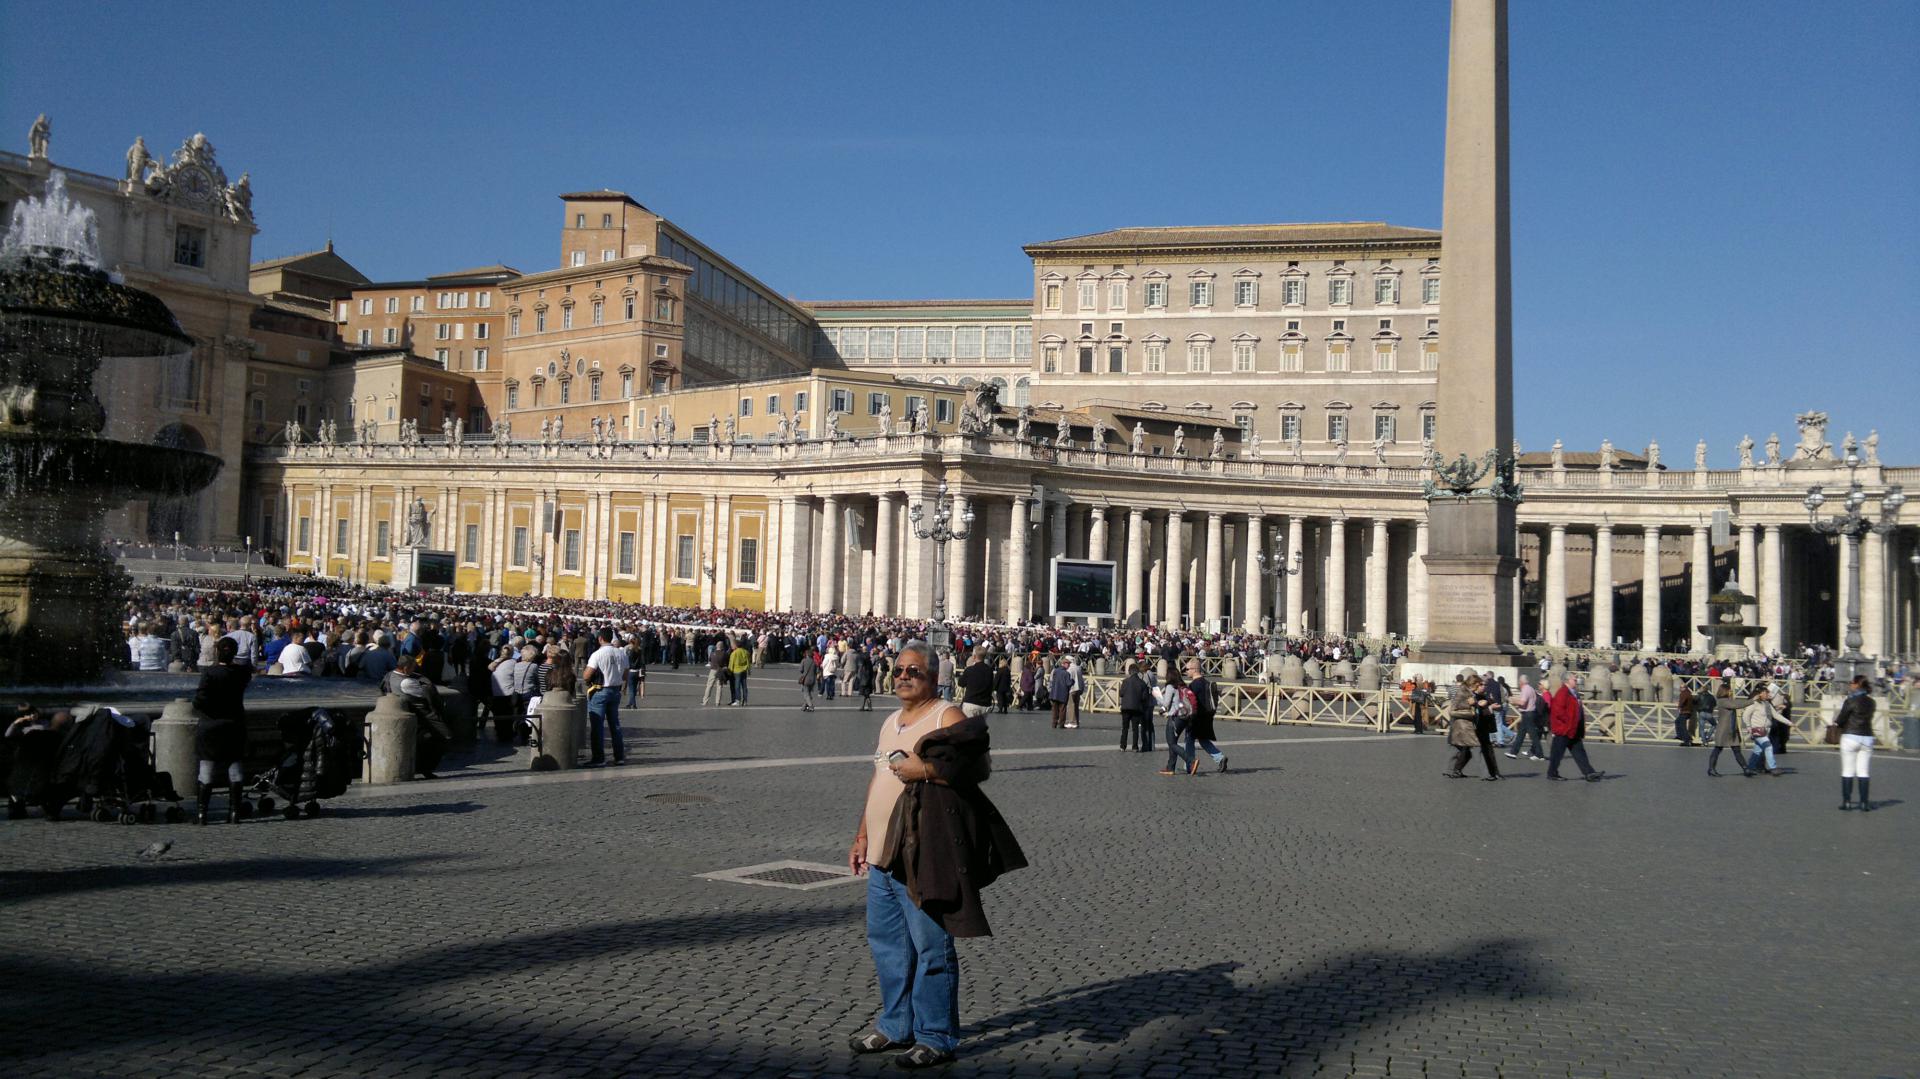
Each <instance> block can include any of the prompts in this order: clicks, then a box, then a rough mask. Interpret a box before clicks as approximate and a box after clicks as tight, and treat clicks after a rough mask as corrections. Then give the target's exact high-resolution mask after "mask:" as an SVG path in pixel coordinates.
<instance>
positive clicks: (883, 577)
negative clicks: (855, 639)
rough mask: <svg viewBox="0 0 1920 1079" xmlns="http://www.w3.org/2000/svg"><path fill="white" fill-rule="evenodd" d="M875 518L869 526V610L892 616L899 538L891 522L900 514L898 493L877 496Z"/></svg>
mask: <svg viewBox="0 0 1920 1079" xmlns="http://www.w3.org/2000/svg"><path fill="white" fill-rule="evenodd" d="M876 512H877V513H878V515H879V516H878V517H877V518H876V520H875V521H874V526H873V613H875V614H877V615H879V616H880V617H882V618H892V617H895V616H896V614H897V612H896V611H895V609H894V608H895V606H896V605H897V603H898V601H897V600H896V599H895V597H894V589H893V585H894V577H895V575H896V570H895V568H894V558H895V548H896V547H897V546H898V545H899V537H897V536H896V535H895V534H894V525H895V523H896V522H897V521H898V520H899V517H900V496H899V495H898V494H895V493H893V492H891V491H889V492H887V493H886V494H883V495H881V496H880V498H879V509H878V510H877V511H876Z"/></svg>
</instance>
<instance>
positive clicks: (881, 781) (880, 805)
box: [867, 698, 953, 864]
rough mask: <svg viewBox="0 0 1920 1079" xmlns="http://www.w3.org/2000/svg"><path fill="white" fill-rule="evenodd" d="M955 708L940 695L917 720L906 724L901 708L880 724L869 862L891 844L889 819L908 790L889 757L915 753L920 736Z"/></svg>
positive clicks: (870, 792) (871, 788) (870, 798)
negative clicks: (891, 766)
mask: <svg viewBox="0 0 1920 1079" xmlns="http://www.w3.org/2000/svg"><path fill="white" fill-rule="evenodd" d="M951 707H953V702H952V701H943V700H939V699H938V698H936V699H934V700H932V701H929V702H926V703H924V704H922V705H920V710H921V714H920V716H919V718H917V719H911V720H908V721H907V722H908V723H909V725H908V726H905V727H902V726H901V721H902V716H901V711H903V710H900V709H896V710H895V711H894V712H893V714H892V715H889V716H888V717H887V718H886V720H885V721H883V722H882V723H881V724H880V741H879V743H878V744H877V745H875V746H874V749H873V781H872V782H871V783H870V784H868V786H867V861H868V863H870V864H871V863H872V862H873V860H874V858H875V857H877V856H878V855H879V854H880V852H881V851H883V850H885V849H886V846H887V822H888V821H889V820H891V819H892V818H893V806H894V803H895V802H898V801H899V800H900V792H901V791H904V790H906V789H907V785H906V784H905V783H902V782H900V778H899V777H898V776H896V775H894V774H893V769H892V768H890V767H888V765H889V764H890V763H891V762H889V761H888V760H887V756H888V755H889V754H891V753H892V752H893V751H894V750H896V749H897V750H899V751H901V752H902V753H905V754H907V755H908V756H912V755H913V747H914V746H916V745H918V744H919V743H920V739H922V738H925V737H926V736H927V735H928V734H930V733H932V732H933V731H935V730H937V729H938V728H939V726H940V717H941V716H943V715H945V714H946V712H947V709H949V708H951Z"/></svg>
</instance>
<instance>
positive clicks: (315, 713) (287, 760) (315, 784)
mask: <svg viewBox="0 0 1920 1079" xmlns="http://www.w3.org/2000/svg"><path fill="white" fill-rule="evenodd" d="M354 726H355V725H354V724H352V723H351V722H347V721H342V720H336V719H335V718H334V717H333V714H332V713H331V712H329V711H327V710H326V709H325V708H315V709H313V710H312V711H311V712H305V713H302V712H290V713H288V714H287V715H285V716H283V717H281V720H280V757H279V763H277V764H275V765H274V766H273V767H272V768H269V769H267V770H266V771H265V772H262V773H260V774H259V775H257V776H255V777H254V778H253V781H252V782H251V783H249V784H247V793H248V794H250V795H253V796H254V797H255V799H256V801H255V802H253V803H251V804H250V808H249V809H248V810H243V812H253V811H257V812H259V813H260V814H261V815H263V816H264V815H265V814H268V813H272V812H273V811H274V810H275V808H279V809H280V813H281V815H282V816H284V817H285V818H286V819H288V820H298V819H300V814H301V811H302V808H303V806H304V809H305V812H306V815H307V816H309V817H317V816H319V815H320V799H322V798H334V797H338V796H339V795H341V794H342V793H344V792H345V791H346V789H347V784H348V783H350V782H352V781H353V776H354V774H355V773H356V772H358V771H359V770H360V749H361V746H360V735H359V732H358V731H357V730H354V729H353V727H354ZM276 799H277V801H276ZM281 802H284V803H286V804H285V805H284V806H280V803H281Z"/></svg>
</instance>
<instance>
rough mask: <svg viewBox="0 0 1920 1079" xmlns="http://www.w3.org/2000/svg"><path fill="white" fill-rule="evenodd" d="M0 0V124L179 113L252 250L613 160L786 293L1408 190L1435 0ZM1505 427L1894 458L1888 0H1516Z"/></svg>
mask: <svg viewBox="0 0 1920 1079" xmlns="http://www.w3.org/2000/svg"><path fill="white" fill-rule="evenodd" d="M1088 10H1089V9H1087V8H1085V7H1084V6H1080V5H1064V4H1061V5H1054V4H996V3H970V4H945V5H919V4H885V5H881V4H874V5H853V4H837V3H819V4H791V3H786V4H772V3H768V4H745V3H741V4H724V3H710V4H674V5H665V4H633V5H608V6H598V5H587V4H578V3H576V4H569V5H563V6H558V7H553V8H546V9H542V8H537V7H528V6H527V5H524V4H522V5H513V6H509V5H504V4H502V5H493V4H483V3H462V4H457V5H456V4H444V5H429V4H325V5H320V4H302V5H296V4H257V3H245V4H240V3H234V4H214V3H179V4H157V5H133V4H124V3H115V4H93V3H78V2H63V3H20V2H13V0H0V147H4V148H6V149H10V150H15V151H23V150H24V149H25V142H26V129H27V126H28V125H29V124H30V123H31V122H32V119H33V116H34V115H35V114H36V113H37V112H40V111H43V110H44V111H46V112H47V113H49V114H50V116H51V117H52V120H53V124H54V132H53V143H54V154H53V156H54V158H55V159H56V160H57V161H61V162H63V163H66V164H69V165H72V166H75V167H80V168H86V169H91V170H94V171H103V172H115V171H117V170H118V169H119V168H120V167H121V160H122V157H123V155H124V153H125V151H126V147H127V145H128V144H129V143H130V142H131V141H132V139H133V136H134V135H136V134H143V135H145V136H146V138H147V142H148V144H149V145H150V146H151V147H153V148H154V150H155V151H156V152H165V151H169V150H171V149H172V148H174V147H176V146H178V145H179V144H180V141H181V140H182V139H184V138H186V137H187V136H189V135H191V134H192V133H193V132H195V131H204V132H206V134H207V135H208V137H209V138H210V139H211V140H212V141H213V143H214V145H215V146H216V147H217V148H218V150H219V152H220V157H221V161H222V163H223V164H224V165H225V166H226V168H227V170H228V172H229V173H230V174H232V175H234V176H238V174H239V173H240V172H241V171H242V170H247V171H250V172H251V173H252V176H253V187H254V191H255V208H256V211H257V213H258V215H259V219H260V223H261V233H260V235H259V236H258V237H257V238H256V240H255V247H254V253H255V256H256V257H258V258H265V257H271V256H274V255H281V254H289V253H292V252H296V251H301V250H308V249H311V248H315V247H318V246H320V244H321V243H322V242H323V241H324V240H325V239H326V237H327V236H328V235H329V234H331V235H332V236H333V238H334V240H335V243H336V244H337V245H338V247H339V249H340V251H341V253H342V254H344V255H346V256H347V257H348V258H349V259H350V260H352V261H353V262H354V263H355V264H356V265H358V266H359V267H360V268H361V269H362V270H364V271H365V272H366V273H368V274H369V275H371V276H373V277H375V278H398V277H415V276H421V275H424V274H427V273H434V272H440V271H444V270H448V269H455V268H460V267H464V266H471V265H478V264H483V263H491V262H507V263H510V264H512V265H515V266H518V267H520V268H521V269H522V270H538V269H544V268H549V267H551V266H553V265H555V264H556V262H557V259H558V243H557V230H556V225H557V223H558V219H559V213H560V209H559V204H558V202H557V201H556V200H555V198H554V196H555V195H556V194H558V193H559V192H561V191H568V190H575V189H580V188H590V187H601V186H606V187H614V188H618V189H621V190H625V191H627V192H629V193H631V194H633V195H634V196H635V197H636V198H638V199H639V200H640V201H642V202H644V203H646V204H647V205H648V206H650V207H652V208H653V209H655V210H658V211H660V212H662V213H665V214H667V215H668V216H670V217H673V218H674V219H675V220H677V221H679V222H680V223H681V224H682V225H684V226H686V227H687V228H689V229H690V230H691V231H693V232H694V233H695V234H696V235H698V236H700V237H701V238H702V239H704V240H706V241H707V242H708V243H710V244H712V245H714V246H715V247H717V248H718V249H719V250H721V251H722V252H724V253H726V254H727V255H728V256H729V257H731V258H732V259H734V260H735V261H736V262H738V263H740V264H741V265H743V266H745V267H746V268H747V269H749V270H750V271H752V272H754V273H755V274H756V275H758V276H759V277H760V278H761V279H762V280H764V281H766V282H767V283H768V284H770V285H772V286H773V287H775V288H776V289H779V290H780V291H782V292H785V293H788V294H791V295H794V296H796V297H799V298H802V299H841V298H891V297H905V298H911V297H956V296H1017V295H1023V294H1025V292H1026V291H1027V289H1028V287H1029V277H1028V268H1027V267H1028V264H1027V261H1026V259H1025V257H1024V256H1023V255H1022V254H1021V252H1020V245H1021V244H1022V243H1026V242H1031V241H1034V240H1043V239H1052V238H1057V237H1061V236H1069V235H1074V234H1076V233H1082V232H1090V231H1095V230H1099V229H1104V228H1110V227H1114V226H1119V225H1161V224H1226V223H1245V222H1266V221H1311V220H1346V219H1384V220H1387V221H1391V222H1395V223H1399V224H1408V225H1418V226H1428V227H1437V226H1438V225H1439V224H1440V197H1441V156H1442V149H1443V126H1444V120H1445V99H1444V88H1445V78H1446V32H1447V11H1446V5H1445V4H1444V3H1441V2H1438V0H1377V2H1375V3H1372V4H1366V5H1348V4H1329V3H1325V2H1324V0H1321V2H1315V3H1305V2H1295V0H1285V2H1280V0H1269V2H1265V3H1255V4H1240V5H1221V6H1212V7H1206V8H1194V9H1190V10H1191V12H1192V13H1191V14H1187V13H1184V12H1186V11H1187V10H1188V9H1183V8H1182V7H1181V6H1180V5H1166V4H1145V3H1141V4H1134V3H1125V2H1123V3H1115V4H1107V5H1101V6H1099V7H1097V8H1095V9H1092V10H1096V11H1098V13H1099V14H1098V17H1097V18H1092V19H1090V18H1089V17H1088V16H1087V15H1086V14H1085V13H1086V12H1087V11H1088ZM1510 25H1511V46H1512V70H1511V78H1510V85H1511V92H1512V130H1513V134H1512V146H1513V213H1514V264H1515V287H1514V302H1515V317H1514V325H1515V371H1516V394H1517V402H1518V415H1517V429H1518V432H1519V435H1520V438H1521V440H1522V442H1523V443H1524V444H1525V445H1526V446H1527V447H1529V448H1534V449H1539V448H1544V447H1545V446H1546V445H1547V444H1548V443H1550V442H1551V441H1552V440H1553V438H1554V437H1556V436H1559V437H1561V438H1563V439H1565V441H1566V443H1567V445H1568V446H1569V447H1570V448H1591V447H1593V446H1597V445H1598V443H1599V441H1600V439H1601V438H1602V437H1608V438H1611V439H1612V440H1613V441H1614V442H1615V443H1616V444H1618V445H1620V446H1623V447H1633V448H1637V447H1640V446H1643V445H1645V444H1646V442H1647V440H1648V439H1649V438H1654V437H1658V438H1659V439H1660V440H1661V441H1662V444H1663V447H1664V451H1665V455H1666V457H1667V459H1668V460H1670V461H1680V462H1685V461H1689V460H1691V457H1692V454H1691V449H1690V447H1691V446H1692V444H1693V442H1694V440H1695V439H1696V438H1699V437H1705V438H1707V439H1708V441H1709V443H1710V446H1711V449H1712V456H1713V461H1714V463H1715V464H1716V465H1721V466H1726V465H1731V464H1732V463H1733V460H1734V442H1735V441H1736V440H1737V439H1738V438H1739V437H1740V435H1741V434H1742V433H1743V432H1751V433H1752V434H1753V436H1754V437H1755V439H1756V440H1763V439H1764V438H1765V437H1766V435H1767V433H1768V432H1769V431H1776V430H1777V431H1779V432H1780V433H1781V436H1782V438H1783V439H1784V440H1785V441H1786V442H1788V443H1789V444H1791V442H1792V441H1793V437H1794V435H1793V413H1794V412H1795V411H1797V410H1800V409H1804V408H1822V409H1826V410H1827V411H1829V412H1831V413H1832V414H1833V423H1834V427H1835V431H1834V433H1835V435H1836V437H1837V435H1838V434H1839V433H1840V432H1841V431H1843V430H1844V429H1847V428H1856V429H1858V431H1859V433H1860V434H1861V435H1863V436H1864V434H1865V433H1866V429H1867V428H1868V427H1870V426H1877V427H1879V428H1880V431H1881V436H1882V443H1881V445H1882V453H1883V456H1887V457H1891V458H1894V459H1897V460H1900V461H1902V462H1905V463H1920V422H1916V421H1915V418H1914V414H1915V410H1916V404H1917V403H1920V365H1917V363H1916V361H1917V360H1920V350H1917V349H1916V346H1915V344H1914V336H1913V332H1912V329H1911V323H1912V312H1913V311H1914V310H1915V309H1916V296H1917V295H1920V243H1916V240H1917V239H1920V227H1917V226H1920V123H1916V122H1915V119H1914V117H1915V115H1916V112H1920V60H1916V59H1915V55H1914V51H1913V46H1914V43H1915V42H1916V41H1920V4H1915V3H1911V2H1873V0H1859V2H1856V0H1850V2H1848V3H1845V4H1807V3H1805V2H1804V0H1792V2H1786V0H1781V2H1775V0H1738V2H1735V0H1720V2H1706V0H1690V2H1686V3H1673V2H1671V0H1666V2H1658V3H1656V2H1639V0H1609V2H1607V3H1603V4H1596V3H1557V2H1535V0H1517V2H1515V3H1514V4H1513V10H1512V14H1511V24H1510Z"/></svg>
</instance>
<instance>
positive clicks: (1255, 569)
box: [1240, 513, 1267, 633]
mask: <svg viewBox="0 0 1920 1079" xmlns="http://www.w3.org/2000/svg"><path fill="white" fill-rule="evenodd" d="M1242 531H1244V532H1246V534H1247V536H1246V543H1245V545H1244V546H1245V549H1246V553H1245V554H1244V555H1242V556H1241V562H1240V569H1241V574H1240V575H1241V580H1242V583H1241V585H1240V629H1241V631H1242V632H1244V633H1258V632H1260V614H1261V612H1262V611H1264V610H1265V609H1266V604H1265V602H1264V599H1265V595H1266V589H1265V587H1264V585H1265V578H1266V574H1267V567H1266V565H1265V564H1263V563H1262V561H1261V557H1260V556H1262V555H1264V554H1266V553H1267V549H1266V548H1267V522H1266V518H1264V517H1262V516H1261V515H1260V514H1258V513H1249V514H1247V523H1246V525H1245V526H1244V527H1243V529H1242Z"/></svg>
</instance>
